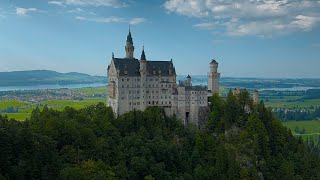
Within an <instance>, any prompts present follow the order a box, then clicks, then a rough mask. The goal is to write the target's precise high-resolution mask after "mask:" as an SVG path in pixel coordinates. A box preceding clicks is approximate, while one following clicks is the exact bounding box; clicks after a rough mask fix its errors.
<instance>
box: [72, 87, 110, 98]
mask: <svg viewBox="0 0 320 180" xmlns="http://www.w3.org/2000/svg"><path fill="white" fill-rule="evenodd" d="M74 90H75V91H78V92H80V93H84V94H87V95H92V96H93V95H97V94H106V92H107V87H94V88H92V87H88V88H79V89H74Z"/></svg>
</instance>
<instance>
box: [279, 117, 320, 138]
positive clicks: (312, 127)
mask: <svg viewBox="0 0 320 180" xmlns="http://www.w3.org/2000/svg"><path fill="white" fill-rule="evenodd" d="M282 124H283V125H284V126H286V127H288V128H290V129H291V132H292V134H294V135H295V136H301V137H302V139H304V140H306V139H307V138H311V137H313V139H314V140H315V142H317V141H318V137H319V136H320V120H310V121H287V122H283V123H282ZM296 127H298V128H299V129H303V128H305V129H306V133H305V134H298V133H296V132H295V131H294V130H295V128H296Z"/></svg>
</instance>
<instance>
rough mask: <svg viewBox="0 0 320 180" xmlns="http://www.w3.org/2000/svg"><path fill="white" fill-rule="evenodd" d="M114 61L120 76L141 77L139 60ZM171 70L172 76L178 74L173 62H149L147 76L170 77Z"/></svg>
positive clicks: (124, 59)
mask: <svg viewBox="0 0 320 180" xmlns="http://www.w3.org/2000/svg"><path fill="white" fill-rule="evenodd" d="M113 61H114V65H115V68H116V69H117V70H119V71H120V72H119V73H120V75H128V76H137V75H140V71H139V69H140V62H139V60H138V59H135V58H134V59H128V58H114V59H113ZM170 69H171V73H172V74H175V73H176V71H175V68H174V66H173V63H172V61H147V75H148V74H149V75H161V76H168V75H170V72H169V70H170ZM125 72H126V73H125Z"/></svg>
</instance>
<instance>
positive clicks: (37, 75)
mask: <svg viewBox="0 0 320 180" xmlns="http://www.w3.org/2000/svg"><path fill="white" fill-rule="evenodd" d="M106 82H107V78H106V77H104V76H91V75H88V74H84V73H77V72H70V73H59V72H56V71H49V70H32V71H12V72H0V87H1V86H2V87H4V86H34V85H53V84H59V85H66V84H92V83H106Z"/></svg>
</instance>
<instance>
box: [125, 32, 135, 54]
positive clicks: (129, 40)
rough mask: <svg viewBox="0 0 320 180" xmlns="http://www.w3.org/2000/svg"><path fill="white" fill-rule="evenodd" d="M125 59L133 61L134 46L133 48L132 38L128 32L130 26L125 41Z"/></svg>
mask: <svg viewBox="0 0 320 180" xmlns="http://www.w3.org/2000/svg"><path fill="white" fill-rule="evenodd" d="M125 50H126V58H128V59H133V58H134V57H133V53H134V46H133V40H132V36H131V30H130V26H129V34H128V36H127V41H126V47H125Z"/></svg>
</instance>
